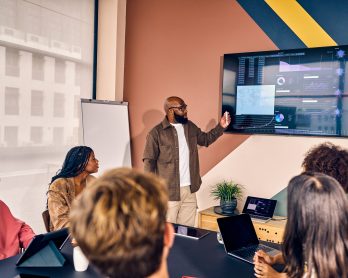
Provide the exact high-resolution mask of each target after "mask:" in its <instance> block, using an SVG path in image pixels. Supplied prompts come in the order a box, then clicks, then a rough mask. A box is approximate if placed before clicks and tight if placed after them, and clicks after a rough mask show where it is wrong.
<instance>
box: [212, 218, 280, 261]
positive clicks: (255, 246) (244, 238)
mask: <svg viewBox="0 0 348 278" xmlns="http://www.w3.org/2000/svg"><path fill="white" fill-rule="evenodd" d="M217 222H218V225H219V229H220V233H221V236H222V240H223V242H224V246H225V250H226V253H227V254H228V255H230V256H233V257H236V258H238V259H240V260H243V261H246V262H248V263H251V264H252V263H253V257H254V255H255V252H256V251H258V250H260V249H262V250H264V251H265V252H266V253H268V254H269V255H271V256H274V255H276V254H278V253H279V252H280V251H279V250H277V249H274V248H271V247H268V246H266V245H264V244H260V242H259V240H258V238H257V235H256V232H255V229H254V226H253V223H252V221H251V218H250V216H249V215H248V214H244V213H243V214H239V215H235V216H230V217H222V218H218V219H217Z"/></svg>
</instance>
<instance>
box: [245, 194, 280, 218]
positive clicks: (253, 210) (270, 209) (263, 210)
mask: <svg viewBox="0 0 348 278" xmlns="http://www.w3.org/2000/svg"><path fill="white" fill-rule="evenodd" d="M276 204H277V200H271V199H264V198H258V197H251V196H248V198H247V199H246V201H245V205H244V208H243V213H248V214H250V215H258V216H263V217H270V218H272V216H273V213H274V209H275V206H276Z"/></svg>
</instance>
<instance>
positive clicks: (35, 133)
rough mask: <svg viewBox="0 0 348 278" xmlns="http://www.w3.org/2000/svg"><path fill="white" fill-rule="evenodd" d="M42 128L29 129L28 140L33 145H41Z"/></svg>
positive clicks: (33, 127)
mask: <svg viewBox="0 0 348 278" xmlns="http://www.w3.org/2000/svg"><path fill="white" fill-rule="evenodd" d="M42 136H43V134H42V127H41V126H32V127H31V128H30V140H31V142H32V143H34V144H39V143H42Z"/></svg>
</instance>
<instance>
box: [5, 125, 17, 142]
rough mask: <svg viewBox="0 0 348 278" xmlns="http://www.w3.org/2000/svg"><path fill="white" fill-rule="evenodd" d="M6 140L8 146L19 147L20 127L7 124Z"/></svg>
mask: <svg viewBox="0 0 348 278" xmlns="http://www.w3.org/2000/svg"><path fill="white" fill-rule="evenodd" d="M4 141H5V144H6V146H7V147H17V145H18V127H17V126H5V129H4Z"/></svg>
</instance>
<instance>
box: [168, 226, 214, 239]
mask: <svg viewBox="0 0 348 278" xmlns="http://www.w3.org/2000/svg"><path fill="white" fill-rule="evenodd" d="M173 226H174V233H175V235H177V236H183V237H188V238H192V239H200V238H202V237H204V236H206V235H207V234H209V233H210V232H209V231H207V230H204V229H199V228H194V227H188V226H184V225H179V224H174V223H173Z"/></svg>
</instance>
